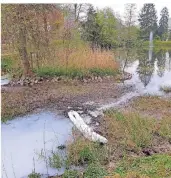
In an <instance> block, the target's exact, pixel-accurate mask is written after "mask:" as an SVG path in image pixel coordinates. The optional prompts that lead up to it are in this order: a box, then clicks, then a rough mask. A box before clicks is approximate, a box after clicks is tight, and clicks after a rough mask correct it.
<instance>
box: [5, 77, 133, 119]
mask: <svg viewBox="0 0 171 178" xmlns="http://www.w3.org/2000/svg"><path fill="white" fill-rule="evenodd" d="M132 90H133V87H132V86H131V85H128V86H125V85H123V84H122V83H120V84H119V83H116V80H115V79H109V80H105V81H103V82H93V83H82V82H79V81H70V82H67V83H66V82H63V81H61V82H60V81H59V82H43V83H41V84H37V85H34V86H16V87H15V86H13V87H10V86H9V87H3V88H2V121H5V120H9V119H12V118H13V117H14V116H18V115H22V114H25V113H27V112H31V111H33V110H34V109H36V108H45V107H48V108H55V109H57V110H63V111H68V109H70V107H71V108H78V107H82V108H83V109H84V110H86V108H87V107H88V108H89V109H90V110H91V108H92V109H94V108H96V107H98V106H101V105H102V104H104V103H110V102H111V101H114V100H116V99H117V98H120V97H121V96H122V95H124V94H125V93H128V92H129V91H132ZM91 102H93V104H88V103H91Z"/></svg>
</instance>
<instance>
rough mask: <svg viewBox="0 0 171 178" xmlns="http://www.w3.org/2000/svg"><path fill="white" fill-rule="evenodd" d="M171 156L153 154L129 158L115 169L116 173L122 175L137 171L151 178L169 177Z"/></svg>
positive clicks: (170, 173)
mask: <svg viewBox="0 0 171 178" xmlns="http://www.w3.org/2000/svg"><path fill="white" fill-rule="evenodd" d="M170 167H171V156H169V155H153V156H149V157H140V158H132V159H131V158H128V159H126V160H123V161H122V162H121V164H120V165H119V166H118V167H117V168H116V169H115V173H118V174H120V175H122V176H124V175H126V174H127V173H128V172H135V173H138V174H141V175H146V176H150V178H161V177H165V178H169V177H170V175H171V169H170Z"/></svg>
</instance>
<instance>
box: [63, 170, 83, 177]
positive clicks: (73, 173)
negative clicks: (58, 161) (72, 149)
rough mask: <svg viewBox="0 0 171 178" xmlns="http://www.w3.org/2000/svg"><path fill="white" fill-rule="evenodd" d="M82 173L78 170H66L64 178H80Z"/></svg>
mask: <svg viewBox="0 0 171 178" xmlns="http://www.w3.org/2000/svg"><path fill="white" fill-rule="evenodd" d="M79 177H80V173H79V172H78V171H77V170H66V171H65V172H64V174H63V175H62V178H79Z"/></svg>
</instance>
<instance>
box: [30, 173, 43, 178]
mask: <svg viewBox="0 0 171 178" xmlns="http://www.w3.org/2000/svg"><path fill="white" fill-rule="evenodd" d="M28 178H41V175H40V174H39V173H36V172H32V173H31V174H29V175H28Z"/></svg>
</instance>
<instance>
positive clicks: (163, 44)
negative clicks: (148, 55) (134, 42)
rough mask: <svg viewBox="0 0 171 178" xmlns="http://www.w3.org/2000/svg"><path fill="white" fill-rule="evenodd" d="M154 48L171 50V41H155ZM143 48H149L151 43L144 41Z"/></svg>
mask: <svg viewBox="0 0 171 178" xmlns="http://www.w3.org/2000/svg"><path fill="white" fill-rule="evenodd" d="M153 45H154V48H159V49H170V48H171V41H160V40H154V41H153ZM142 46H143V47H144V48H146V47H147V48H149V41H144V42H143V44H142Z"/></svg>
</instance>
